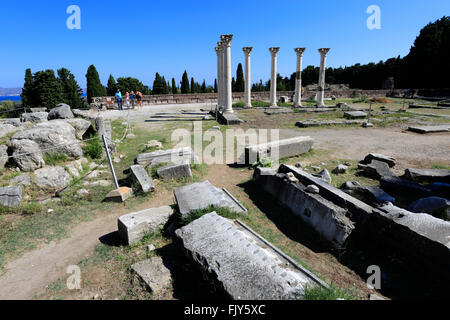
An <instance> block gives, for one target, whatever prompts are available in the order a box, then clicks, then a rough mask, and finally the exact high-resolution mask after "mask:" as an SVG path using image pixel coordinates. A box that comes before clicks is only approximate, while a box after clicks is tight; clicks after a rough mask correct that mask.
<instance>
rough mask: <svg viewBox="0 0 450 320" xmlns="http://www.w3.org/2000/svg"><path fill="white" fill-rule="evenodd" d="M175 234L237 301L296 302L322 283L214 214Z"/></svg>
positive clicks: (251, 235) (184, 248)
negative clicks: (307, 289) (306, 289)
mask: <svg viewBox="0 0 450 320" xmlns="http://www.w3.org/2000/svg"><path fill="white" fill-rule="evenodd" d="M175 234H176V237H177V239H178V242H179V243H180V245H181V247H182V248H183V250H184V251H185V252H186V254H187V255H188V256H189V257H190V258H191V259H192V260H193V261H194V262H195V263H197V264H198V265H199V267H201V268H202V269H203V270H204V271H206V272H207V273H209V274H210V275H211V277H212V278H213V279H216V281H218V282H219V283H220V284H221V287H223V289H224V290H225V292H226V293H227V294H228V295H229V296H230V297H231V298H232V299H234V300H284V299H296V298H301V296H302V294H303V292H304V288H305V286H315V285H321V284H322V282H321V281H320V280H318V279H317V277H315V276H314V275H312V274H311V273H309V272H307V271H306V270H304V269H303V268H302V267H300V266H298V265H297V264H295V263H294V262H293V261H292V260H287V259H286V258H285V257H284V256H282V255H280V254H279V251H276V249H274V248H272V247H269V246H268V245H267V242H265V240H263V239H262V238H260V237H259V236H257V235H256V234H255V233H253V232H251V231H250V230H249V229H246V228H244V227H242V225H241V224H236V223H233V221H231V220H229V219H226V218H223V217H220V216H219V215H217V214H216V213H215V212H212V213H209V214H206V215H204V216H203V217H201V218H199V219H197V220H195V221H194V222H192V223H190V224H189V225H187V226H185V227H183V228H180V229H178V230H176V231H175Z"/></svg>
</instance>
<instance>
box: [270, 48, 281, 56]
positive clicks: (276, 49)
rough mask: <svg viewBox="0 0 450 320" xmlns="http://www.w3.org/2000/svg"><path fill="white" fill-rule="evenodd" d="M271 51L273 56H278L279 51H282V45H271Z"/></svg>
mask: <svg viewBox="0 0 450 320" xmlns="http://www.w3.org/2000/svg"><path fill="white" fill-rule="evenodd" d="M269 51H270V54H272V56H276V55H277V54H278V51H280V47H271V48H269Z"/></svg>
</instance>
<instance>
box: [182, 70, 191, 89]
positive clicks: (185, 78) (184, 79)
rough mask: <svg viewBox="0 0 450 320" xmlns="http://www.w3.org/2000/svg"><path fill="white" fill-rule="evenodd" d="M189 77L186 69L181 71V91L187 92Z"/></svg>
mask: <svg viewBox="0 0 450 320" xmlns="http://www.w3.org/2000/svg"><path fill="white" fill-rule="evenodd" d="M189 92H190V90H189V78H188V74H187V72H186V70H185V71H184V73H183V77H182V78H181V93H183V94H186V93H189Z"/></svg>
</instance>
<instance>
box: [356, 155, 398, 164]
mask: <svg viewBox="0 0 450 320" xmlns="http://www.w3.org/2000/svg"><path fill="white" fill-rule="evenodd" d="M372 160H377V161H381V162H386V163H387V164H388V165H389V167H390V168H393V167H394V166H395V164H396V160H395V158H393V157H390V156H385V155H383V154H379V153H370V154H368V155H367V156H366V157H365V158H364V160H362V161H361V162H360V163H361V164H370V163H371V162H372Z"/></svg>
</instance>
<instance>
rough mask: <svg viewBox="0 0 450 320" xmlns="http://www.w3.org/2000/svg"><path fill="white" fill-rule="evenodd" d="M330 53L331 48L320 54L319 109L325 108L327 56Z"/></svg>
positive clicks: (323, 50) (324, 49)
mask: <svg viewBox="0 0 450 320" xmlns="http://www.w3.org/2000/svg"><path fill="white" fill-rule="evenodd" d="M329 51H330V48H321V49H319V52H320V71H319V89H318V90H319V91H318V92H317V107H319V108H320V107H324V106H325V102H324V97H325V70H326V61H327V54H328V52H329Z"/></svg>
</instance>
